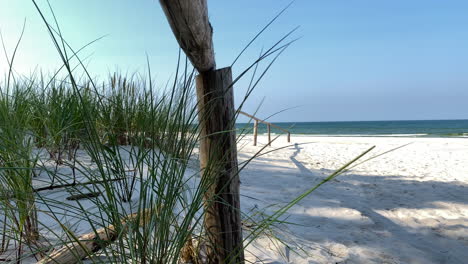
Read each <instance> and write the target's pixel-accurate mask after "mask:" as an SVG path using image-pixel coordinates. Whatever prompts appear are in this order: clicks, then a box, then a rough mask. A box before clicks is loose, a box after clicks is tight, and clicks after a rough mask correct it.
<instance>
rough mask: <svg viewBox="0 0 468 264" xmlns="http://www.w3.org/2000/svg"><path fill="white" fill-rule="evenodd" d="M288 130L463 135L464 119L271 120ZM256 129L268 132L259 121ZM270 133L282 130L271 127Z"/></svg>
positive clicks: (248, 129)
mask: <svg viewBox="0 0 468 264" xmlns="http://www.w3.org/2000/svg"><path fill="white" fill-rule="evenodd" d="M271 123H273V124H274V125H277V126H279V127H281V128H283V129H285V130H288V131H289V132H290V133H291V134H299V135H301V134H302V135H314V136H360V137H362V136H380V137H385V136H392V137H395V136H400V137H466V138H468V119H467V120H411V121H408V120H404V121H340V122H271ZM236 127H237V129H238V131H239V132H243V133H253V123H237V124H236ZM258 133H259V134H264V133H267V126H266V125H265V124H262V123H259V127H258ZM271 133H274V134H283V133H285V132H284V131H281V130H280V129H277V128H274V127H271Z"/></svg>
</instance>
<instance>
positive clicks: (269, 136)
mask: <svg viewBox="0 0 468 264" xmlns="http://www.w3.org/2000/svg"><path fill="white" fill-rule="evenodd" d="M267 130H268V146H270V147H271V126H270V124H268V125H267Z"/></svg>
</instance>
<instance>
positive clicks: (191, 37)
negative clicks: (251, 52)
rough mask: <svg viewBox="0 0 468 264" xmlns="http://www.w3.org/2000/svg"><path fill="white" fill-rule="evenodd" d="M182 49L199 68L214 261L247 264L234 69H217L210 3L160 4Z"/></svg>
mask: <svg viewBox="0 0 468 264" xmlns="http://www.w3.org/2000/svg"><path fill="white" fill-rule="evenodd" d="M159 2H160V4H161V7H162V9H163V11H164V13H165V15H166V18H167V20H168V21H169V25H170V26H171V29H172V32H173V33H174V36H175V38H176V39H177V42H178V43H179V46H180V47H181V48H182V49H183V50H184V52H185V54H186V55H187V57H188V58H189V60H190V61H191V62H192V64H193V66H194V67H195V68H196V69H197V70H198V72H199V73H200V75H198V76H197V78H196V83H197V85H196V86H197V99H198V108H199V114H198V119H199V122H200V133H201V134H200V137H201V139H200V165H201V168H202V183H209V184H210V185H209V186H210V188H209V190H208V191H207V192H206V193H205V196H204V198H205V199H204V205H205V221H204V224H205V229H206V231H207V237H208V238H209V244H208V245H207V251H208V252H207V257H208V262H209V263H236V264H237V263H244V252H243V245H242V222H241V218H240V205H239V200H240V198H239V197H240V196H239V184H240V181H239V174H238V167H237V147H236V133H235V130H234V123H235V110H234V96H233V89H232V72H231V68H224V69H220V70H215V69H216V63H215V56H214V48H213V40H212V35H213V28H212V27H211V24H210V22H209V19H208V4H207V0H177V1H176V0H159Z"/></svg>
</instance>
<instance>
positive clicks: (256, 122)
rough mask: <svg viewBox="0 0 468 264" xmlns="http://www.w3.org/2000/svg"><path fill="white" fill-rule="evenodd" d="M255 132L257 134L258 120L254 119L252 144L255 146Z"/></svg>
mask: <svg viewBox="0 0 468 264" xmlns="http://www.w3.org/2000/svg"><path fill="white" fill-rule="evenodd" d="M257 134H258V120H257V119H255V121H254V131H253V145H254V146H257Z"/></svg>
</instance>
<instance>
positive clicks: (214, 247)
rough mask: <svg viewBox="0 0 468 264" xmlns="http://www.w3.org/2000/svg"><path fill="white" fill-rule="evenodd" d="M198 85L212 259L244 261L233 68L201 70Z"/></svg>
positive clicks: (209, 251)
mask: <svg viewBox="0 0 468 264" xmlns="http://www.w3.org/2000/svg"><path fill="white" fill-rule="evenodd" d="M196 85H197V97H198V98H199V102H198V108H199V121H200V129H201V134H200V137H201V141H200V164H201V169H202V172H203V180H204V181H205V182H206V183H208V185H209V186H210V191H208V192H206V194H205V219H204V220H205V228H206V231H207V234H208V238H209V246H208V247H207V248H208V252H207V253H208V259H209V263H243V261H244V256H243V248H242V228H241V217H240V201H239V184H240V181H239V172H238V167H237V148H236V135H235V132H234V130H233V128H234V121H235V111H234V93H233V89H232V86H231V85H232V73H231V68H223V69H220V70H217V71H209V72H205V73H202V74H200V75H198V76H197V79H196Z"/></svg>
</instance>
